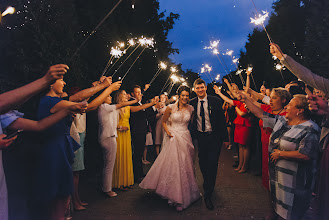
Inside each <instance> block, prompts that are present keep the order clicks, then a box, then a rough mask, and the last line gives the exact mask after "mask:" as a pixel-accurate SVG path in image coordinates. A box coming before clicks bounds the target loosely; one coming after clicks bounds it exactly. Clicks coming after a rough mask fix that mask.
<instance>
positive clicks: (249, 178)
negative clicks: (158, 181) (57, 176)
mask: <svg viewBox="0 0 329 220" xmlns="http://www.w3.org/2000/svg"><path fill="white" fill-rule="evenodd" d="M196 161H197V158H196ZM232 164H233V159H232V151H228V150H226V149H222V152H221V156H220V161H219V169H218V175H217V183H216V189H215V193H214V198H213V202H214V205H215V210H213V211H209V210H207V209H206V207H205V205H204V202H203V200H202V199H200V200H198V201H197V202H195V203H194V204H192V205H191V206H190V207H189V208H187V209H186V210H184V211H182V212H180V213H178V212H177V211H176V210H175V209H174V208H172V207H169V206H168V204H167V201H166V200H163V199H162V198H160V197H159V196H157V195H156V194H155V193H153V192H151V191H147V190H143V189H141V188H139V187H138V185H137V184H135V186H134V189H132V190H130V191H127V192H121V191H119V192H118V196H117V197H115V198H106V197H105V196H104V195H103V194H102V193H101V192H100V190H98V189H97V183H96V181H95V180H91V179H90V178H89V179H86V178H84V179H82V184H81V188H80V191H81V195H82V198H83V200H84V201H87V202H89V205H88V209H87V210H86V211H80V212H74V213H72V217H73V219H78V220H80V219H81V220H83V219H88V220H89V219H90V220H103V219H169V218H171V219H262V218H263V217H264V216H265V215H266V213H268V212H269V210H270V201H269V196H268V192H267V191H266V190H265V189H264V188H263V187H262V185H261V177H259V176H254V175H252V174H248V173H247V174H238V173H236V172H234V171H233V168H232ZM196 173H197V181H198V184H199V186H200V189H201V186H202V176H201V173H200V169H199V166H198V163H196Z"/></svg>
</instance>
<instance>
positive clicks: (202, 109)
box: [200, 100, 206, 132]
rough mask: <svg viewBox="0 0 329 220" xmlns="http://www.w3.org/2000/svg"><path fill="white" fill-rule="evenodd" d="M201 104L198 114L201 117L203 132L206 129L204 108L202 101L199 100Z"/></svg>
mask: <svg viewBox="0 0 329 220" xmlns="http://www.w3.org/2000/svg"><path fill="white" fill-rule="evenodd" d="M200 102H201V105H200V116H201V119H202V122H201V125H202V131H203V132H204V131H205V130H206V117H205V116H204V108H203V103H204V101H203V100H201V101H200Z"/></svg>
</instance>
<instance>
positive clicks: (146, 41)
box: [138, 36, 154, 47]
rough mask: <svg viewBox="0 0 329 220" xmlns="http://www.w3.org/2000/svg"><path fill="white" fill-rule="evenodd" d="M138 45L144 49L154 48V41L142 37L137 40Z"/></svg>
mask: <svg viewBox="0 0 329 220" xmlns="http://www.w3.org/2000/svg"><path fill="white" fill-rule="evenodd" d="M138 42H139V44H140V45H142V46H146V47H154V39H153V38H146V37H143V36H142V38H140V39H139V40H138Z"/></svg>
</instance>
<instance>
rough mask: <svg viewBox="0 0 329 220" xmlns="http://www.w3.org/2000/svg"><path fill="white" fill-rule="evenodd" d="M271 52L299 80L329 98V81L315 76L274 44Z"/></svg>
mask: <svg viewBox="0 0 329 220" xmlns="http://www.w3.org/2000/svg"><path fill="white" fill-rule="evenodd" d="M270 52H271V53H272V55H273V56H276V57H277V58H278V59H280V61H281V63H282V64H283V65H285V66H286V67H287V68H288V69H289V70H290V71H291V72H292V73H293V74H294V75H295V76H296V77H297V78H299V79H300V80H302V81H303V82H305V83H306V84H308V85H310V86H311V87H313V88H316V89H319V90H322V91H324V92H325V93H326V95H327V96H329V79H326V78H324V77H321V76H319V75H316V74H314V73H313V72H312V71H311V70H309V69H307V68H306V67H304V66H303V65H301V64H299V63H298V62H296V61H295V60H294V59H293V58H291V57H290V56H287V55H285V54H283V53H282V51H281V49H280V47H279V46H278V45H276V44H274V43H272V44H271V46H270Z"/></svg>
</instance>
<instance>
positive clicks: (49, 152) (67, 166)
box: [34, 79, 121, 219]
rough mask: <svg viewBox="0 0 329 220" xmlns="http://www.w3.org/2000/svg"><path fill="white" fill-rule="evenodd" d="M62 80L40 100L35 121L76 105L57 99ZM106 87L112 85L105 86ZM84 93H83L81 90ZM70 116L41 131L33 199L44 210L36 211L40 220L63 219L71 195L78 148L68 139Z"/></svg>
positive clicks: (100, 100) (105, 94)
mask: <svg viewBox="0 0 329 220" xmlns="http://www.w3.org/2000/svg"><path fill="white" fill-rule="evenodd" d="M65 84H66V83H65V82H64V81H63V79H59V80H57V81H56V82H55V83H54V84H52V85H51V87H50V90H49V91H48V92H47V93H46V95H45V96H44V97H42V98H41V100H40V104H39V108H38V113H37V116H38V119H39V120H40V119H42V118H45V117H48V116H49V115H52V114H54V113H56V112H57V111H59V110H60V109H62V108H65V107H67V106H70V105H74V104H76V103H75V102H70V101H65V100H63V99H61V98H60V96H61V94H62V93H63V88H64V86H65ZM108 84H109V85H110V84H111V83H108ZM120 85H121V82H116V83H113V84H111V85H110V86H109V87H107V88H106V89H105V90H104V91H103V92H102V94H101V95H99V96H98V97H97V98H95V99H94V100H93V101H92V102H91V103H90V104H89V105H88V107H87V111H88V110H89V111H90V110H94V109H96V108H97V107H98V106H99V105H100V104H102V103H103V102H104V99H105V98H106V97H108V96H109V94H110V93H111V92H113V91H115V90H117V89H119V87H120ZM82 92H83V91H82ZM71 124H72V115H68V116H67V117H66V118H64V119H62V120H61V121H59V122H58V123H56V124H55V125H53V126H52V127H50V128H48V129H47V130H45V131H44V132H43V135H42V143H41V146H42V147H41V149H40V155H39V158H40V159H39V161H38V166H37V170H36V175H37V176H36V182H35V184H34V186H35V189H36V191H35V192H36V195H35V198H36V200H37V202H38V204H39V205H40V206H41V207H44V208H43V210H41V211H40V210H39V211H40V212H39V214H37V215H40V216H38V217H40V219H63V218H64V215H65V212H66V210H67V208H68V204H69V201H70V200H69V199H70V195H71V194H72V192H73V174H72V163H73V159H74V151H76V150H77V149H78V148H79V147H80V145H79V144H78V143H77V142H76V141H75V140H74V139H73V138H72V137H71V136H70V127H71Z"/></svg>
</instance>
